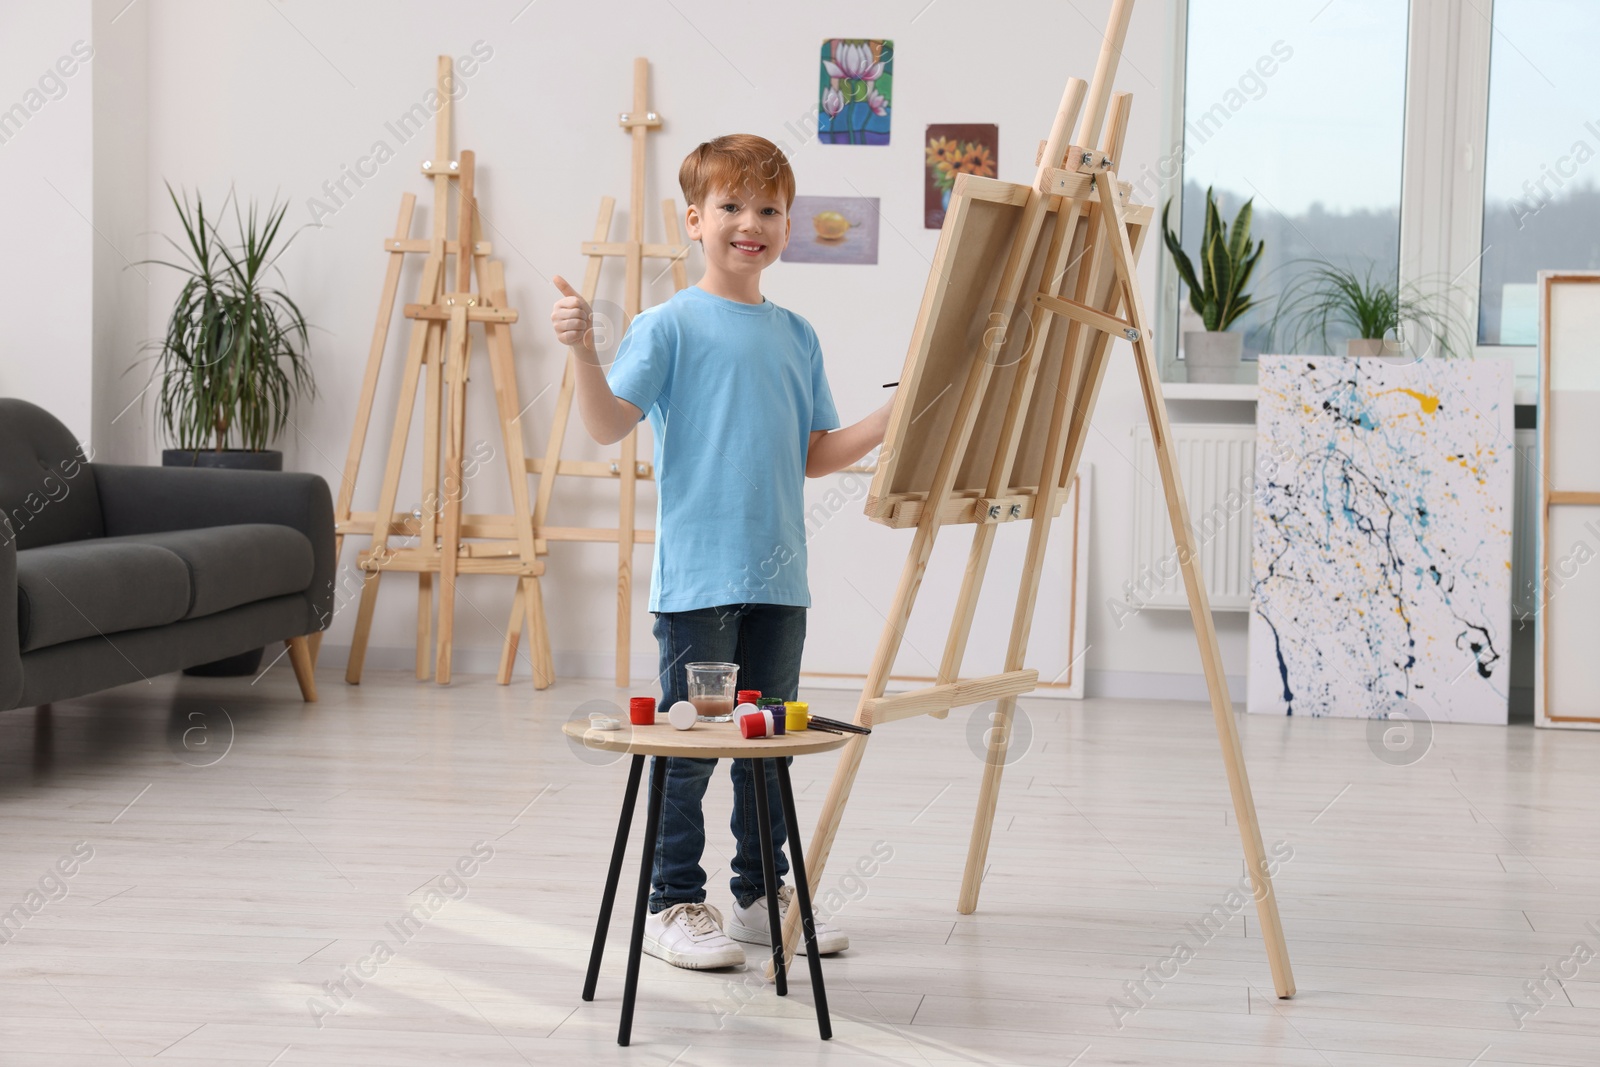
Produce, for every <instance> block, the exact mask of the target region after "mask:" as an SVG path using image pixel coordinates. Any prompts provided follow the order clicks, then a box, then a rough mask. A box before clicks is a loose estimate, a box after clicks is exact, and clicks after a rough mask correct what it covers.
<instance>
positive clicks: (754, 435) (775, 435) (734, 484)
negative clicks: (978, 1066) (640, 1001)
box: [550, 134, 889, 969]
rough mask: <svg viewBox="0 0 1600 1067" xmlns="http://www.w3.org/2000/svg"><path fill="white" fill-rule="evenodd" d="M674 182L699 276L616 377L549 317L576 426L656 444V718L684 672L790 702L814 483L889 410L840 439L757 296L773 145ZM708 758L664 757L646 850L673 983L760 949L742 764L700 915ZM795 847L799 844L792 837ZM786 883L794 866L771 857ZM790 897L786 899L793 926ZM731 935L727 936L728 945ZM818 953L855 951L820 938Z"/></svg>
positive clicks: (584, 321) (824, 930) (773, 225)
mask: <svg viewBox="0 0 1600 1067" xmlns="http://www.w3.org/2000/svg"><path fill="white" fill-rule="evenodd" d="M678 182H679V184H680V185H681V186H682V187H683V197H684V200H685V202H686V203H687V205H688V207H687V209H686V212H685V215H686V217H685V222H686V223H687V226H688V231H689V237H690V239H692V240H695V241H699V242H700V246H701V249H702V251H703V252H704V255H705V264H706V269H705V275H704V277H702V278H701V279H700V281H699V283H698V284H697V285H695V286H691V287H690V288H688V289H685V290H683V291H682V292H680V293H678V294H677V295H676V296H674V297H673V298H672V299H671V300H669V301H667V302H666V303H665V304H662V305H660V306H658V307H653V308H650V309H648V310H646V311H644V312H641V313H640V314H639V315H638V316H637V317H636V318H635V319H634V320H633V322H632V323H631V324H630V325H629V327H628V332H627V335H626V336H625V337H624V338H623V339H622V343H621V345H620V346H619V348H618V351H617V357H616V360H615V362H614V363H613V364H612V367H611V371H610V375H609V377H608V376H607V374H606V372H605V371H604V370H603V369H602V368H601V366H600V360H599V357H598V355H597V353H596V352H595V348H594V335H593V334H594V331H593V327H592V320H591V316H590V309H589V307H588V305H587V304H585V303H584V301H583V299H582V298H581V297H580V296H579V295H578V294H577V293H575V292H574V291H573V290H572V287H571V286H570V285H568V284H567V283H566V282H565V281H563V280H562V279H561V278H559V277H558V278H556V279H554V281H555V284H556V288H558V289H560V290H561V292H562V294H563V296H562V298H561V299H560V300H558V301H556V304H555V309H554V311H553V312H552V313H551V315H550V320H551V322H552V323H553V324H554V326H555V331H556V336H557V338H559V339H560V341H561V343H562V344H565V345H570V346H571V347H572V348H573V350H574V351H575V352H576V353H577V356H578V358H577V374H578V379H577V389H578V410H579V413H580V415H581V416H582V418H583V423H584V426H585V427H586V428H587V429H588V431H589V433H590V435H591V436H592V437H594V439H595V440H596V441H598V442H600V443H601V444H611V443H613V442H616V441H620V440H621V439H622V438H623V437H625V436H626V435H627V434H628V432H629V431H631V430H632V429H633V428H634V426H635V425H637V424H638V422H639V421H640V420H641V419H643V418H644V417H645V416H646V414H648V416H649V418H650V425H651V428H652V429H653V430H654V431H655V463H656V487H657V496H658V502H659V503H658V515H657V526H656V551H655V564H654V566H653V568H652V570H651V575H650V610H651V611H652V612H653V613H654V614H655V617H656V621H655V635H656V640H657V642H658V643H659V645H660V648H661V676H660V682H661V696H662V706H663V707H666V706H670V705H671V704H672V703H673V702H675V701H678V700H682V699H684V698H685V696H686V693H685V688H686V686H685V676H684V664H686V663H690V662H695V661H701V660H711V661H722V662H732V663H737V664H738V665H739V680H738V685H739V688H740V689H759V690H760V691H761V693H762V695H764V696H771V697H781V698H783V699H785V700H794V699H797V696H798V688H799V683H800V652H801V647H802V645H803V644H804V642H805V627H806V608H807V607H808V606H809V605H810V602H811V601H810V595H809V592H808V590H807V587H806V543H805V542H806V533H805V516H804V498H803V488H804V479H805V478H806V477H812V478H816V477H820V476H822V475H824V474H831V473H833V472H834V471H837V470H839V469H841V468H843V467H847V466H849V465H850V464H852V463H854V462H856V461H857V460H858V459H860V458H861V457H862V456H864V455H866V454H867V453H868V452H870V451H871V450H872V449H873V448H875V447H877V445H879V444H880V443H881V442H882V441H883V434H884V430H885V429H886V428H887V426H888V422H889V406H888V405H887V404H886V405H884V406H883V407H882V408H880V409H879V410H878V411H875V412H874V413H872V414H871V415H869V416H867V417H866V418H865V419H863V420H861V421H860V422H858V423H856V424H854V425H853V426H849V427H846V428H844V429H840V428H839V418H838V415H837V414H836V413H835V412H834V407H833V396H832V394H831V393H830V392H829V391H828V380H827V377H826V375H825V374H824V371H823V366H822V350H821V348H820V347H819V345H818V343H817V336H816V334H815V333H814V332H813V331H812V329H811V327H810V325H809V324H807V323H806V321H805V320H804V319H802V318H801V317H800V316H798V315H796V314H794V313H793V312H790V311H785V310H783V309H782V308H779V307H778V306H777V305H775V304H773V303H772V302H771V301H769V300H766V299H765V298H763V297H762V295H761V272H762V271H763V270H765V269H766V268H767V267H769V266H771V265H772V263H774V262H775V261H776V260H777V258H778V255H779V253H781V252H782V251H783V249H784V246H785V245H786V244H787V243H788V240H789V209H790V208H791V207H792V206H793V203H794V173H793V172H792V171H791V170H790V169H789V161H788V160H787V159H786V158H784V155H783V153H782V152H781V151H779V150H778V148H777V146H776V145H774V144H773V143H772V142H771V141H768V140H766V139H765V138H762V137H756V136H753V135H749V134H736V135H733V136H728V137H718V138H717V139H715V140H713V141H708V142H706V143H705V144H702V145H700V146H699V147H698V148H696V149H695V150H694V151H693V152H691V153H689V155H688V157H687V158H686V159H685V160H684V161H683V165H682V167H680V168H679V171H678ZM716 762H717V761H716V760H709V759H707V760H700V759H670V760H668V761H667V768H666V803H665V805H664V806H663V810H662V816H661V829H660V833H659V835H658V836H657V838H656V858H655V869H654V872H653V877H652V892H651V894H650V911H651V914H650V916H649V918H648V919H647V920H646V922H645V939H644V949H645V951H646V952H648V953H650V954H651V955H652V956H656V957H659V958H660V959H663V960H666V961H667V962H668V963H670V964H673V965H674V966H677V967H688V968H694V969H702V968H714V967H733V966H738V965H740V964H742V963H743V962H744V958H745V956H744V950H743V949H742V948H741V947H740V946H739V945H738V944H737V943H736V942H735V940H734V939H737V940H738V941H746V942H751V943H755V944H763V945H764V944H767V942H768V939H769V936H770V935H769V933H768V930H769V927H768V919H767V905H766V886H765V884H764V881H763V875H762V869H761V866H762V865H761V850H760V844H759V840H758V834H757V830H756V817H755V803H756V801H755V781H754V773H753V771H752V770H751V767H750V761H749V760H734V761H733V769H732V774H733V788H734V803H733V820H732V825H733V835H734V840H735V852H734V855H733V858H732V861H731V867H732V870H733V878H732V881H731V883H730V884H731V887H732V889H733V897H734V907H733V916H732V918H733V921H732V923H731V924H730V926H729V929H728V930H727V931H726V932H725V931H724V930H723V922H722V913H721V912H720V911H718V910H717V909H716V908H714V907H711V906H710V905H708V904H706V902H705V900H706V889H705V883H706V873H705V870H704V869H703V868H702V867H701V866H700V859H701V855H702V853H703V852H704V850H705V843H706V837H705V820H704V817H703V815H702V812H701V806H700V802H701V798H702V797H704V795H705V791H706V786H707V784H708V783H709V782H710V779H711V772H712V770H713V769H714V768H715V766H716ZM767 775H768V782H767V796H768V798H769V801H770V804H769V807H770V809H771V813H772V816H771V817H772V831H773V843H774V845H775V846H776V847H777V848H780V849H781V847H782V846H783V844H784V842H785V841H786V840H787V834H788V830H789V827H786V826H785V825H784V818H783V811H782V807H781V805H780V802H779V797H778V786H777V774H776V770H775V769H774V768H772V767H770V766H769V767H768V769H767ZM797 832H798V831H797ZM775 862H776V864H777V867H776V871H777V875H778V877H779V879H780V885H781V879H782V877H783V876H784V875H785V874H786V873H788V863H787V861H786V859H785V857H784V855H783V853H782V852H781V851H780V852H778V853H777V855H776V857H775ZM792 899H793V889H792V887H789V886H782V888H781V890H780V901H781V905H780V906H781V907H782V908H783V910H784V911H785V912H787V911H788V908H789V904H790V901H791V900H792ZM729 934H731V935H732V937H731V938H730V937H729ZM817 943H818V948H819V951H820V952H822V953H823V954H828V953H832V952H838V951H841V950H842V949H844V948H845V947H847V946H848V945H849V939H848V938H847V937H845V936H844V934H842V933H840V932H839V931H837V930H835V929H832V928H831V927H829V926H828V925H827V924H825V923H820V922H819V923H818V929H817Z"/></svg>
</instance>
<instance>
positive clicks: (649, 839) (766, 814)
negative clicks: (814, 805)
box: [561, 719, 850, 1045]
mask: <svg viewBox="0 0 1600 1067" xmlns="http://www.w3.org/2000/svg"><path fill="white" fill-rule="evenodd" d="M561 729H562V731H563V732H564V733H565V734H566V735H567V736H568V737H571V738H573V739H574V740H576V741H579V742H581V743H582V744H583V745H584V747H585V748H592V749H595V750H596V751H600V752H618V753H624V754H626V755H630V756H632V757H633V761H632V765H631V766H630V767H629V768H628V785H627V789H626V790H625V791H624V793H623V796H622V816H621V818H619V819H618V820H617V838H616V842H615V844H613V845H612V848H611V866H610V869H609V870H608V871H607V872H606V889H605V894H604V895H603V896H602V897H601V900H600V917H599V920H598V921H597V922H596V924H595V931H594V947H593V948H592V949H590V951H589V972H588V974H587V975H586V976H585V978H584V981H583V999H584V1000H590V1001H592V1000H594V990H595V985H596V984H597V983H598V982H599V980H600V958H601V956H602V954H603V953H604V952H605V943H606V930H607V928H608V927H609V926H610V925H611V907H612V905H613V904H614V903H615V901H616V897H617V883H618V882H619V881H620V880H621V878H622V859H623V856H624V854H625V853H626V852H627V847H628V830H629V828H630V827H631V826H632V825H633V809H634V804H635V802H636V801H637V800H638V798H639V780H640V778H641V777H642V776H643V774H644V758H645V757H646V756H657V757H668V758H670V757H674V756H677V757H683V758H692V759H749V760H754V761H755V764H756V765H755V768H754V771H755V776H754V777H755V786H756V826H757V829H758V830H759V832H760V835H761V869H762V875H763V878H764V880H765V882H766V886H767V919H768V922H769V923H770V924H771V935H772V965H773V979H774V982H775V984H776V985H777V991H778V995H779V996H780V997H781V996H786V995H787V994H788V992H789V987H788V982H787V979H786V976H785V974H784V970H785V968H784V959H783V924H782V917H781V916H780V914H779V910H778V875H777V867H776V864H775V861H774V859H773V843H772V816H771V811H770V809H769V807H768V800H767V769H766V766H767V760H769V759H770V760H773V761H774V766H775V769H776V770H777V776H778V793H779V796H780V799H781V800H782V802H783V818H784V822H785V823H786V824H787V825H788V829H789V855H790V857H791V858H792V859H793V860H794V863H793V868H794V888H795V898H796V900H797V901H798V903H799V905H800V922H801V928H802V929H803V930H804V931H805V938H806V963H807V965H808V966H809V968H810V971H811V993H812V999H814V1000H815V1001H816V1006H817V1029H818V1031H819V1032H820V1033H821V1034H822V1039H823V1040H824V1041H826V1040H828V1039H829V1038H830V1037H832V1036H833V1024H832V1022H830V1021H829V1018H828V995H827V993H826V991H825V990H824V989H823V985H822V959H821V957H820V955H818V953H817V931H816V918H815V916H814V915H813V914H812V911H811V883H810V881H809V879H807V877H806V861H805V856H804V855H803V854H802V852H801V848H800V832H799V825H800V820H799V817H798V816H797V815H796V814H795V807H794V787H793V786H791V785H790V783H789V761H788V760H787V759H782V758H780V757H784V756H806V755H810V754H812V753H815V752H828V751H831V750H833V749H836V748H840V747H842V746H843V745H844V744H845V742H847V741H848V740H850V738H849V736H847V735H841V734H829V733H822V732H820V731H816V730H798V731H796V732H794V733H789V734H783V735H782V736H779V737H759V738H753V739H748V740H747V739H746V738H745V737H744V736H743V735H742V734H740V733H739V728H738V726H736V725H735V724H734V723H731V722H702V723H696V724H695V726H694V728H693V729H692V730H675V729H673V728H672V727H671V726H669V725H667V723H666V722H664V721H661V722H657V723H656V724H655V725H653V726H631V725H629V724H628V722H627V720H626V719H624V720H623V724H622V729H620V730H596V729H593V728H592V727H590V726H589V724H588V723H587V722H569V723H566V724H564V725H563V726H562V728H561ZM666 788H667V774H666V764H665V763H663V762H662V761H661V760H660V759H656V760H655V761H654V762H653V763H652V764H651V766H650V803H649V805H648V807H647V808H646V814H645V822H644V855H643V857H641V859H640V861H639V892H638V896H637V897H636V898H635V900H634V905H633V932H632V935H631V936H630V937H629V939H628V974H627V978H626V980H625V981H624V983H623V987H622V1021H621V1024H620V1026H619V1027H618V1030H617V1044H619V1045H626V1044H627V1043H628V1040H629V1037H630V1036H631V1034H632V1031H633V1002H634V996H635V994H636V993H637V992H638V989H639V960H640V957H641V956H642V955H643V954H644V919H645V915H646V913H647V910H648V908H649V906H650V875H651V872H652V870H653V868H654V867H655V858H656V834H657V832H658V831H659V830H660V827H661V804H662V800H663V798H664V797H665V796H666Z"/></svg>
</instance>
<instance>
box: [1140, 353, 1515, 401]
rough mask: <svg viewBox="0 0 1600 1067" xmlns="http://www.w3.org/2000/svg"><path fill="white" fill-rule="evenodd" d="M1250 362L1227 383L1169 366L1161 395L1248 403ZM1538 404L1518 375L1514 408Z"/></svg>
mask: <svg viewBox="0 0 1600 1067" xmlns="http://www.w3.org/2000/svg"><path fill="white" fill-rule="evenodd" d="M1257 369H1258V368H1257V364H1256V363H1255V361H1254V360H1247V361H1245V362H1244V363H1242V364H1240V366H1239V369H1238V370H1237V371H1236V372H1234V380H1233V381H1231V382H1218V383H1213V382H1191V381H1187V380H1185V379H1184V377H1183V375H1184V373H1185V370H1186V368H1185V367H1184V366H1183V365H1182V364H1181V363H1178V364H1169V365H1168V366H1167V367H1165V368H1164V369H1163V370H1162V373H1161V395H1162V396H1163V397H1165V398H1166V399H1168V400H1233V401H1238V400H1248V401H1254V400H1255V399H1256V394H1257V384H1256V372H1257ZM1538 402H1539V379H1538V378H1537V377H1528V376H1524V375H1520V374H1519V375H1518V376H1517V377H1516V379H1515V383H1514V384H1513V386H1512V403H1514V404H1515V405H1516V406H1517V407H1534V406H1536V405H1537V404H1538Z"/></svg>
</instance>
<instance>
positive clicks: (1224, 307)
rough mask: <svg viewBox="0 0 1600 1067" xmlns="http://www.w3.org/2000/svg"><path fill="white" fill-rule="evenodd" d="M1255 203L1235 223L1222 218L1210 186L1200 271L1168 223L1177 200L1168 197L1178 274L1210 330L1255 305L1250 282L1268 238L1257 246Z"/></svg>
mask: <svg viewBox="0 0 1600 1067" xmlns="http://www.w3.org/2000/svg"><path fill="white" fill-rule="evenodd" d="M1250 204H1251V202H1250V201H1249V200H1246V201H1245V202H1244V207H1242V208H1240V209H1239V213H1238V214H1237V215H1235V216H1234V219H1233V224H1232V225H1231V226H1230V225H1229V224H1227V223H1225V222H1223V221H1222V213H1221V212H1219V211H1218V210H1217V201H1216V197H1214V196H1212V194H1211V190H1210V189H1207V190H1206V225H1205V229H1204V231H1202V233H1201V235H1200V272H1199V274H1196V273H1195V269H1194V264H1193V263H1192V262H1191V261H1190V259H1189V255H1188V253H1186V252H1185V251H1184V250H1183V245H1182V243H1181V242H1180V241H1179V240H1178V235H1177V234H1175V233H1173V232H1172V229H1171V228H1170V227H1169V226H1168V225H1167V212H1168V211H1170V210H1171V209H1172V201H1171V200H1168V201H1167V206H1166V207H1164V208H1162V209H1161V233H1162V236H1163V237H1164V238H1165V240H1166V243H1167V251H1169V252H1171V253H1172V261H1173V263H1174V264H1175V265H1176V266H1177V268H1178V277H1180V278H1182V279H1183V284H1184V285H1187V286H1188V287H1189V306H1190V307H1192V308H1194V310H1195V313H1196V314H1198V315H1199V316H1200V319H1201V321H1202V322H1204V323H1205V326H1206V329H1207V330H1210V331H1213V332H1214V331H1217V330H1226V329H1227V328H1228V327H1229V326H1231V325H1232V324H1233V322H1234V321H1235V320H1236V319H1238V317H1239V316H1240V315H1243V314H1244V313H1245V312H1246V311H1249V310H1250V309H1251V308H1252V307H1253V306H1255V301H1254V299H1252V297H1251V296H1250V293H1249V291H1248V290H1247V289H1246V288H1245V287H1246V286H1247V285H1249V283H1250V275H1251V274H1252V273H1253V272H1254V271H1255V269H1256V262H1257V261H1258V260H1260V258H1261V252H1262V249H1264V248H1265V247H1266V244H1267V243H1266V242H1265V241H1257V242H1256V244H1255V247H1254V248H1251V247H1250V216H1251V207H1250Z"/></svg>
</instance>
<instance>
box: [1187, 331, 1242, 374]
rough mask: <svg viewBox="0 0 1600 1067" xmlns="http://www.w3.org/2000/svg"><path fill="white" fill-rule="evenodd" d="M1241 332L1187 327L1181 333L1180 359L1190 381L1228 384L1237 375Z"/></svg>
mask: <svg viewBox="0 0 1600 1067" xmlns="http://www.w3.org/2000/svg"><path fill="white" fill-rule="evenodd" d="M1243 351H1244V335H1243V334H1238V333H1230V332H1228V331H1227V330H1215V331H1212V330H1189V331H1186V332H1185V333H1184V335H1183V362H1184V365H1185V366H1186V367H1187V368H1188V371H1189V380H1190V381H1191V382H1204V383H1206V384H1210V385H1231V384H1233V383H1234V382H1236V381H1238V378H1239V356H1240V354H1241V353H1242V352H1243Z"/></svg>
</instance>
